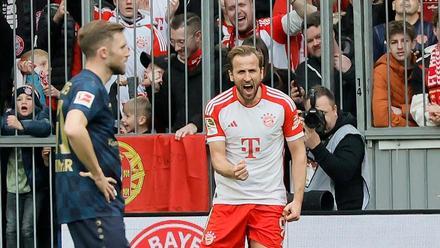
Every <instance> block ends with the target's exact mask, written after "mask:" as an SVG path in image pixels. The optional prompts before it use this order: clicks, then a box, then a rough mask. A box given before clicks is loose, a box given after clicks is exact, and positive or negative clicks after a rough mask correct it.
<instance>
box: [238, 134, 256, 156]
mask: <svg viewBox="0 0 440 248" xmlns="http://www.w3.org/2000/svg"><path fill="white" fill-rule="evenodd" d="M241 145H242V146H243V147H241V150H242V151H243V152H247V153H248V155H247V157H246V158H256V157H255V156H254V155H255V153H257V152H259V151H260V150H261V149H260V138H241Z"/></svg>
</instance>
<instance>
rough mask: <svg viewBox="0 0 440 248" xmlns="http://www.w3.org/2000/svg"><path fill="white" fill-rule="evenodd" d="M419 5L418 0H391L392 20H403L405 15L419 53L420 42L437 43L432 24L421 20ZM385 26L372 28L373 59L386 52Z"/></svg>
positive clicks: (420, 49)
mask: <svg viewBox="0 0 440 248" xmlns="http://www.w3.org/2000/svg"><path fill="white" fill-rule="evenodd" d="M421 7H422V6H421V5H420V1H419V0H394V1H393V10H394V11H395V13H396V15H395V17H394V20H396V21H403V20H404V16H405V18H406V20H405V21H407V22H408V23H409V24H411V25H412V26H413V27H414V30H415V35H416V38H415V40H416V42H417V43H416V44H417V45H416V47H415V49H416V51H418V53H419V54H420V53H421V52H422V44H423V46H424V47H428V46H430V45H433V44H435V43H437V38H436V37H435V34H434V32H433V26H432V24H431V23H429V22H426V21H424V20H422V17H421V16H420V13H419V12H420V8H421ZM385 28H386V24H385V23H383V24H380V25H377V26H375V27H374V28H373V50H374V61H377V60H378V59H379V58H380V56H382V54H385V53H386V52H387V45H386V43H385V42H386V38H387V37H386V29H385ZM413 49H414V48H413Z"/></svg>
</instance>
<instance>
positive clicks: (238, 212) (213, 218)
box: [200, 204, 284, 248]
mask: <svg viewBox="0 0 440 248" xmlns="http://www.w3.org/2000/svg"><path fill="white" fill-rule="evenodd" d="M283 208H284V206H270V205H255V204H243V205H226V204H216V205H214V206H213V207H212V209H211V214H210V215H209V219H208V224H207V226H206V228H205V231H204V233H203V239H202V243H201V246H200V247H219V248H220V247H224V248H232V247H233V248H240V247H244V244H245V242H244V241H245V236H247V238H248V241H249V240H254V241H256V242H258V243H260V244H262V245H264V246H266V247H268V248H269V247H270V248H275V247H282V243H283V234H284V225H283V223H284V222H283V220H282V213H283Z"/></svg>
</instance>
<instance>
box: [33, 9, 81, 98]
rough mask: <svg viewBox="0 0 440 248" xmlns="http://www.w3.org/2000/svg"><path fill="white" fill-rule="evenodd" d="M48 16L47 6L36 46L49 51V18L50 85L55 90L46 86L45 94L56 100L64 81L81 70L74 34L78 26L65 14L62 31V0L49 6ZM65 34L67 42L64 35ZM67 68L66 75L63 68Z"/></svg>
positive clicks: (79, 54) (63, 11)
mask: <svg viewBox="0 0 440 248" xmlns="http://www.w3.org/2000/svg"><path fill="white" fill-rule="evenodd" d="M49 8H50V12H51V13H50V15H48V8H47V6H46V7H44V9H43V14H42V16H41V19H40V25H39V29H38V33H37V35H38V40H37V46H38V47H39V48H41V49H43V50H45V51H49V40H48V38H49V37H48V25H47V18H48V17H49V16H50V17H49V18H50V39H51V49H50V52H51V58H50V59H51V85H53V86H54V87H55V89H52V90H49V86H48V85H47V87H46V91H47V93H49V92H50V93H51V95H52V97H54V98H58V97H59V91H60V90H61V89H62V88H63V86H64V83H65V82H66V79H67V80H68V79H70V78H71V77H72V76H75V75H76V74H78V73H79V71H80V70H81V50H80V49H79V46H78V44H77V39H76V38H77V37H76V33H77V31H78V29H79V25H78V24H77V23H76V22H75V20H74V19H73V17H72V16H71V15H70V14H69V13H67V30H64V14H65V4H64V0H62V1H61V3H60V4H56V3H51V4H50V7H49ZM66 32H67V40H64V35H65V33H66ZM65 43H66V44H67V50H66V52H67V64H66V63H65V60H64V59H65V53H64V52H65V50H64V45H65ZM66 67H67V75H66V74H65V68H66Z"/></svg>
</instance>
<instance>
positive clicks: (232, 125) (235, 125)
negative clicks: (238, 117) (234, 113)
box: [228, 121, 238, 127]
mask: <svg viewBox="0 0 440 248" xmlns="http://www.w3.org/2000/svg"><path fill="white" fill-rule="evenodd" d="M228 127H238V125H237V122H235V121H232V122H231V123H229V125H228Z"/></svg>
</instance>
